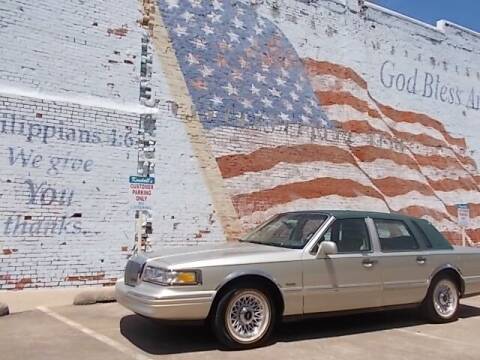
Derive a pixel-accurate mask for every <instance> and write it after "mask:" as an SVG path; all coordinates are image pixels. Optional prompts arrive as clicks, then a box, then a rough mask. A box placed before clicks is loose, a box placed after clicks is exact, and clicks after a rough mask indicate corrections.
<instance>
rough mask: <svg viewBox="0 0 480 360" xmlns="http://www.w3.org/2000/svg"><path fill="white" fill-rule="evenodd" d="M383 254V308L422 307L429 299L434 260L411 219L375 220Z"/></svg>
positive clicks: (381, 267)
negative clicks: (407, 305) (412, 305)
mask: <svg viewBox="0 0 480 360" xmlns="http://www.w3.org/2000/svg"><path fill="white" fill-rule="evenodd" d="M373 222H374V224H375V229H376V232H377V237H378V241H379V245H380V250H381V252H382V255H381V262H380V269H381V273H382V281H383V305H384V306H389V305H400V304H415V303H419V302H421V301H422V300H423V298H424V297H425V294H426V292H427V288H428V281H429V276H430V274H431V272H432V269H431V265H432V261H431V260H432V259H431V256H430V255H429V254H430V253H429V252H428V251H427V249H426V247H425V244H424V241H423V239H422V238H421V234H420V233H419V232H418V229H416V228H415V225H414V224H413V223H412V222H411V221H410V220H408V219H378V218H377V219H373Z"/></svg>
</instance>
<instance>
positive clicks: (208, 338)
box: [120, 305, 480, 355]
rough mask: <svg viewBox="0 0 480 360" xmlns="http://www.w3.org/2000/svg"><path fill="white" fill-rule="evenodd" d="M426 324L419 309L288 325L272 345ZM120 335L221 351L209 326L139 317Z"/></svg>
mask: <svg viewBox="0 0 480 360" xmlns="http://www.w3.org/2000/svg"><path fill="white" fill-rule="evenodd" d="M478 316H480V308H479V307H475V306H470V305H461V306H460V309H459V317H460V318H461V319H466V318H470V317H478ZM425 323H426V322H425V321H423V320H422V319H421V317H420V316H419V314H418V311H416V310H395V311H386V312H375V313H366V314H356V315H348V316H347V315H345V316H334V317H322V318H318V319H307V320H301V321H292V322H284V323H282V324H280V325H279V326H278V328H277V330H276V331H275V333H274V335H273V337H272V340H271V341H270V343H269V345H272V344H275V343H277V342H293V341H299V340H311V339H326V338H330V337H339V336H347V335H354V334H361V333H370V332H376V331H382V330H390V329H398V328H404V327H410V326H415V325H422V324H425ZM120 332H121V334H122V335H123V336H124V337H125V338H126V339H128V340H129V341H130V342H131V343H132V344H133V345H135V346H137V347H138V348H140V349H141V350H143V351H145V352H147V353H149V354H152V355H168V354H180V353H192V352H200V351H210V350H220V349H221V347H220V345H219V343H218V342H217V340H216V339H215V337H214V335H213V333H212V331H211V330H210V329H209V327H208V326H206V325H172V324H164V323H160V322H155V321H152V320H150V319H146V318H143V317H141V316H139V315H128V316H125V317H123V318H122V319H121V320H120Z"/></svg>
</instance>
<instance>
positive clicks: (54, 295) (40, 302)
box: [0, 286, 113, 313]
mask: <svg viewBox="0 0 480 360" xmlns="http://www.w3.org/2000/svg"><path fill="white" fill-rule="evenodd" d="M105 289H113V287H112V286H109V287H101V286H95V287H80V288H61V289H25V290H17V291H16V290H8V291H0V303H5V304H7V305H8V307H9V309H10V313H18V312H22V311H28V310H33V309H35V308H37V307H38V306H47V307H57V306H65V305H72V304H73V300H74V299H75V297H76V296H77V295H79V294H81V293H85V292H87V291H100V290H105Z"/></svg>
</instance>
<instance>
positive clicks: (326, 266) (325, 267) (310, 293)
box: [303, 218, 382, 313]
mask: <svg viewBox="0 0 480 360" xmlns="http://www.w3.org/2000/svg"><path fill="white" fill-rule="evenodd" d="M371 231H372V230H371V226H367V222H366V219H365V218H345V219H336V220H335V221H334V222H333V223H332V224H331V225H330V227H329V228H328V230H326V231H325V232H324V234H323V236H322V237H321V238H320V239H319V241H318V243H317V244H316V245H315V246H314V248H313V249H307V251H306V253H305V255H304V256H305V257H304V261H303V274H304V275H303V286H304V313H318V312H329V311H341V310H350V309H363V308H372V307H379V306H381V305H382V281H381V274H380V270H379V252H378V244H376V243H373V242H372V235H371ZM324 240H327V241H334V242H335V243H336V244H337V248H338V254H336V255H330V256H329V257H328V258H325V259H323V258H322V259H317V258H316V251H317V249H318V244H319V243H320V242H321V241H324Z"/></svg>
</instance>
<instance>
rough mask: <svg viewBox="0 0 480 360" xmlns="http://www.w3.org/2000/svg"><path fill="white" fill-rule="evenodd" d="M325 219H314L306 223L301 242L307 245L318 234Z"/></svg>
mask: <svg viewBox="0 0 480 360" xmlns="http://www.w3.org/2000/svg"><path fill="white" fill-rule="evenodd" d="M324 221H325V218H324V217H321V218H312V219H308V220H306V221H305V223H304V224H303V227H302V233H301V238H300V242H301V243H302V244H306V243H307V242H308V240H310V239H311V237H312V236H313V235H315V233H316V232H317V230H318V228H319V227H320V226H321V225H322V224H323V223H324Z"/></svg>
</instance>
